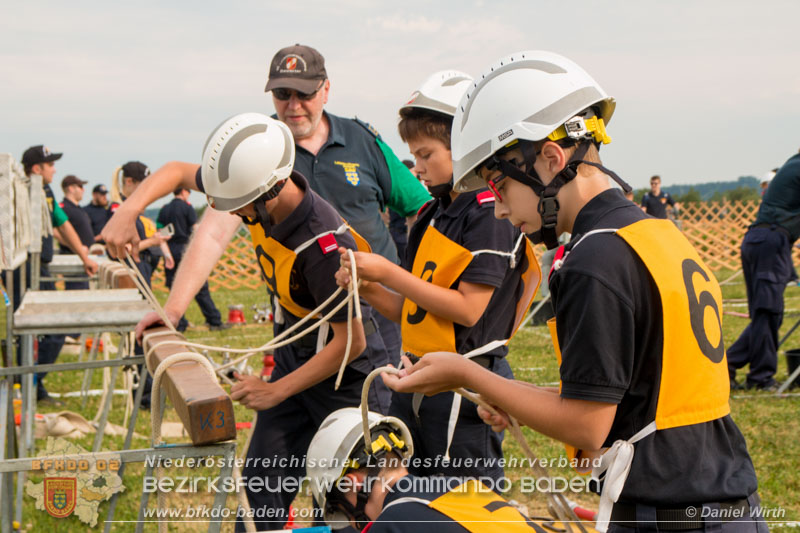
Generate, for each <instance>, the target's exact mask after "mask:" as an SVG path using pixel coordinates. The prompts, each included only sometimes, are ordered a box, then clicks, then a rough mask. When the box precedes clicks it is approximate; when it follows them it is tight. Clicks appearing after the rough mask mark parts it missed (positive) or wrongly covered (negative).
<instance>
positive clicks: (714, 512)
mask: <svg viewBox="0 0 800 533" xmlns="http://www.w3.org/2000/svg"><path fill="white" fill-rule="evenodd" d="M747 503H748V504H749V506H750V509H749V510H746V511H745V512H743V513H741V514H736V515H731V516H726V514H725V510H724V509H721V506H720V504H719V503H706V504H702V505H697V506H696V510H695V512H694V513H692V514H694V515H697V516H695V517H691V518H696V519H698V520H700V519H702V520H701V521H702V527H697V528H694V529H682V525H681V523H679V522H670V523H666V524H659V523H658V514H659V510H658V509H656V508H655V507H651V506H649V505H639V504H637V505H635V511H634V513H635V516H636V520H635V523H630V522H627V521H626V522H625V525H623V524H622V523H615V522H613V521H612V522H611V523H610V524H609V525H608V530H607V533H645V532H656V531H680V533H768V532H769V528H768V527H767V523H766V521H765V520H764V517H763V514H762V511H761V501H760V499H759V497H758V494H755V493H754V494H751V495H750V496H748V497H747ZM612 520H613V511H612ZM683 524H686V522H683Z"/></svg>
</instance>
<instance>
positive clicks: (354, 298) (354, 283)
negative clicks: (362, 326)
mask: <svg viewBox="0 0 800 533" xmlns="http://www.w3.org/2000/svg"><path fill="white" fill-rule="evenodd" d="M347 257H348V259H350V265H351V266H350V286H351V291H352V292H351V294H350V297H349V298H347V346H346V347H345V349H344V357H343V358H342V364H341V366H340V367H339V373H338V374H337V375H336V384H335V385H334V387H333V390H335V391H337V390H339V385H341V383H342V376H343V375H344V369H345V368H346V367H347V362H348V361H349V360H350V349H351V348H352V347H353V304H354V302H355V306H356V318H358V321H359V322H361V321H362V320H363V317H362V315H361V300H360V299H359V297H358V275H357V274H356V270H357V269H356V256H355V255H353V250H351V249H349V248H348V249H347Z"/></svg>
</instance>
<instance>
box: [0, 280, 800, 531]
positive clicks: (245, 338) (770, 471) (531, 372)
mask: <svg viewBox="0 0 800 533" xmlns="http://www.w3.org/2000/svg"><path fill="white" fill-rule="evenodd" d="M730 274H731V273H730V272H727V273H726V272H722V273H719V274H718V276H717V277H718V279H720V280H724V279H726V278H728V277H729V275H730ZM723 295H724V298H725V299H726V303H725V306H724V309H725V311H736V312H746V307H742V306H737V305H736V302H730V301H729V300H731V299H742V298H744V297H745V293H744V285H743V284H742V280H741V277H739V278H737V279H735V280H734V281H733V282H732V283H730V284H727V285H725V286H723ZM159 297H160V298H161V300H162V301H163V299H164V298H165V295H164V294H159ZM213 297H214V300H215V302H216V303H217V306H218V307H219V309H220V311H221V312H222V313H223V319H225V318H226V317H227V306H228V305H229V304H244V305H245V315H246V316H247V318H248V320H249V321H251V322H252V320H251V319H252V314H253V312H252V311H251V306H252V305H253V304H256V303H257V304H260V305H263V303H264V302H265V300H266V298H265V296H264V292H263V291H261V290H257V291H249V290H246V291H245V290H243V291H225V292H217V293H214V294H213ZM785 299H786V312H787V315H786V319H785V320H784V325H783V327H782V334H783V332H785V331H786V330H788V328H789V327H790V326H791V325H792V324H794V322H795V321H796V320H797V319H798V318H799V317H800V288H797V287H792V288H790V289H788V290H787V291H786V294H785ZM187 318H188V319H189V321H190V322H192V323H193V324H202V323H203V322H204V320H203V317H202V315H201V314H200V311H199V309H198V308H197V306H196V304H194V303H192V306H191V307H190V309H189V312H188V314H187ZM746 324H747V320H746V319H742V318H737V317H734V316H728V315H725V316H724V320H723V334H724V338H725V343H726V346H728V345H730V344H731V343H732V342H733V341H734V340H735V339H736V337H737V336H738V334H739V333H740V332H741V330H742V329H743V328H744V327H745V325H746ZM3 331H5V327H4V319H3ZM187 336H188V337H189V338H190V339H192V340H196V341H200V342H203V343H207V344H212V345H218V346H224V345H229V346H231V347H253V346H258V345H261V344H263V343H264V342H266V341H267V340H268V339H269V338H270V336H271V326H269V325H255V324H252V323H250V324H248V325H247V326H244V327H238V328H236V329H233V330H228V331H223V332H210V331H207V330H206V329H205V328H201V327H198V328H195V329H190V330H189V331H188V334H187ZM115 342H116V341H115ZM798 346H800V332H798V333H795V334H794V336H793V338H790V340H789V341H788V342H787V344H786V345H785V347H786V348H793V347H798ZM72 360H77V356H74V355H67V354H66V353H64V354H62V356H61V357H60V361H63V362H66V361H72ZM509 360H510V362H511V365H512V367H513V368H514V369H515V373H516V376H517V378H518V379H522V380H526V381H529V382H532V383H537V384H552V383H554V382H557V381H558V367H557V364H556V361H555V357H554V355H553V352H552V346H551V343H550V338H549V333H548V331H547V329H546V328H545V327H536V328H531V327H528V328H525V329H524V331H522V332H520V333H519V334H518V335H517V336H516V337H515V338H514V340H513V341H512V343H511V353H510V356H509ZM260 365H261V362H260V360H259V358H258V357H254V358H253V359H251V366H253V368H255V369H258V368H260ZM101 374H102V372H100V371H96V372H94V379H93V383H92V388H100V387H101V384H102V376H101ZM776 377H777V379H779V380H782V379H785V377H786V366H785V358H784V356H783V354H781V355H780V360H779V371H778V375H777V376H776ZM81 378H82V372H58V373H52V374H50V375H49V376H48V377H47V381H46V384H47V387H48V389H49V390H50V391H52V392H66V391H74V390H79V389H80V383H81ZM115 388H122V381H121V380H120V381H118V383H117V384H116V386H115ZM65 401H66V404H67V405H66V407H65V409H68V410H72V411H76V412H80V413H81V414H83V416H84V417H86V418H87V419H91V418H92V417H93V416H94V414H95V412H96V410H97V407H98V403H99V399H98V398H91V399H90V400H89V405H88V408H86V409H81V407H80V400H79V399H76V398H71V399H66V400H65ZM731 407H732V414H733V418H734V420H735V421H736V422H737V424H738V425H739V427H740V428H741V430H742V432H743V434H744V436H745V438H746V439H747V443H748V447H749V450H750V454H751V456H752V458H753V463H754V464H755V467H756V472H757V474H758V479H759V492H760V494H761V498H762V502H763V505H764V506H765V507H767V508H771V507H782V508H784V509H786V516H785V519H786V520H799V519H800V505H798V503H797V502H799V501H800V476H798V474H797V470H798V458H800V444H798V442H797V441H798V438H797V437H798V435H800V422H798V415H800V398H798V397H788V398H775V397H774V396H772V395H770V394H767V393H761V392H746V393H737V394H735V395H734V396H733V398H732V400H731ZM48 410H49V411H53V410H56V409H47V408H45V409H42V411H43V412H44V411H48ZM58 410H60V409H58ZM235 412H236V417H237V421H250V420H251V419H252V412H251V411H249V410H247V409H245V408H243V407H241V406H238V405H237V406H236V407H235ZM123 414H124V403H123V399H122V397H121V396H116V397H115V398H114V408H113V410H112V411H111V413H110V417H109V419H110V421H111V422H113V423H115V424H120V425H122V424H123ZM165 420H170V421H177V420H178V419H177V416H176V415H175V413H174V411H172V410H171V409H168V410H167V412H166V415H165ZM524 431H525V434H526V435H527V437H528V438H529V441H530V444H531V446H532V447H533V449H534V451H535V452H536V453H537V455H538V456H539V457H540V458H542V459H545V460H548V461H549V460H553V459H557V458H558V457H560V456H561V455H562V454H563V452H562V450H563V448H562V446H561V444H559V443H557V442H555V441H553V440H552V439H549V438H547V437H544V436H542V435H539V434H536V433H534V432H533V431H530V430H528V429H525V430H524ZM136 432H137V433H138V434H140V435H142V436H144V437H145V438H139V439H135V440H134V443H133V446H134V447H137V448H143V447H147V446H149V440H148V439H147V438H146V437H147V436H149V435H150V416H149V412H144V413H142V416H140V417H139V419H138V421H137V424H136ZM245 438H246V431H240V432H239V434H238V438H237V442H238V445H239V447H240V448H241V446H243V444H244V441H245ZM92 440H93V435H89V436H87V437H85V438H83V439H76V440H74V441H73V442H75V443H76V444H79V445H80V446H83V447H84V448H86V449H90V448H91V445H92ZM173 441H175V442H179V441H180V439H173ZM122 442H123V438H122V437H109V436H106V437H105V440H104V446H103V447H104V448H105V449H110V450H115V449H121V447H122ZM43 448H44V441H37V449H38V450H39V451H41V450H42V449H43ZM505 452H506V456H507V458H508V457H522V456H523V453H522V451H521V449H520V447H519V445H518V444H517V443H516V442H514V441H513V439H511V438H510V436H508V435H507V437H506V441H505ZM240 453H241V452H240ZM143 473H144V468H143V466H142V465H141V464H135V463H134V464H129V465H128V466H127V467H126V472H125V476H124V482H125V487H126V490H125V492H124V493H122V494H121V495H120V498H119V501H118V503H117V511H116V519H117V520H135V519H136V516H137V513H138V509H139V499H140V497H141V492H142V481H141V478H142V476H143ZM551 473H552V474H553V475H554V476H562V477H565V478H568V479H569V478H572V477H575V476H576V474H575V473H574V472H573V471H572V470H571V469H569V468H551ZM168 475H170V476H187V475H191V476H206V475H209V476H213V475H216V473H215V472H213V471H212V470H207V469H195V470H190V469H187V468H184V469H173V470H170V471H169V473H168ZM532 475H533V474H532V473H529V472H527V471H525V470H524V469H521V468H515V469H511V468H509V469H507V476H508V477H509V479H511V481H512V483H513V488H512V491H511V496H510V497H512V498H515V499H517V500H518V501H520V502H522V503H524V504H526V505H527V506H528V508H529V510H530V512H531V513H534V514H541V513H543V512H544V511H545V509H546V498H545V497H544V496H543V495H541V494H538V493H535V492H534V493H530V492H529V493H523V492H521V491H520V482H521V480H522V478H524V477H529V476H532ZM31 478H32V479H34V480H39V479H40V478H41V476H31ZM567 495H568V497H570V498H571V499H573V500H576V501H578V502H580V503H582V504H584V505H585V506H587V507H591V508H595V509H596V508H597V501H598V498H597V496H595V495H593V494H589V493H585V492H582V493H574V494H573V493H568V494H567ZM212 501H213V494H206V493H201V494H189V495H186V494H181V495H176V494H171V495H170V497H169V498H168V505H174V506H177V507H179V508H185V507H186V506H187V505H188V504H191V505H196V504H201V503H205V504H207V505H208V506H210V505H211V503H212ZM152 505H154V501H153V499H152V498H151V506H152ZM228 505H229V507H230V508H232V509H233V508H235V505H236V503H235V498H233V497H231V498H229V499H228ZM295 506H296V507H299V508H303V507H308V506H310V499H309V498H308V497H307V496H300V497H299V498H298V499H297V500H296V502H295ZM107 508H108V503H107V502H104V503H103V504H102V505H101V506H100V515H99V523H98V526H97V529H98V530H99V529H100V528H101V527H102V523H103V520H104V519H105V513H106V510H107ZM25 528H28V529H29V530H32V531H47V530H51V531H55V530H58V531H86V530H87V529H88V528H87V526H85V525H84V524H83V523H81V522H80V521H78V519H77V518H76V517H74V516H72V517H69V518H67V519H65V520H56V519H54V518H52V517H50V516H49V515H48V514H47V513H46V512H44V511H38V510H36V509H35V508H34V504H33V499H32V498H29V497H27V496H26V497H25V499H24V521H23V529H25ZM133 528H134V526H133V524H118V525H117V527H115V530H119V531H129V530H130V531H132V530H133ZM171 529H172V530H175V531H205V529H206V524H205V523H185V522H184V523H180V524H176V525H172V526H171ZM145 530H146V531H155V530H156V528H155V525H153V524H148V526H147V527H146V528H145ZM232 530H233V527H232V524H224V525H223V531H232Z"/></svg>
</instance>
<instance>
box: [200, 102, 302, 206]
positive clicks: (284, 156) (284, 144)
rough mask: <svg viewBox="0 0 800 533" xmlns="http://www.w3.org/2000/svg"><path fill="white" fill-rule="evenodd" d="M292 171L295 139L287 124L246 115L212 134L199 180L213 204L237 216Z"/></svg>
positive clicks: (207, 143)
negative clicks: (236, 211)
mask: <svg viewBox="0 0 800 533" xmlns="http://www.w3.org/2000/svg"><path fill="white" fill-rule="evenodd" d="M293 166H294V139H293V138H292V133H291V131H290V130H289V128H288V127H287V126H286V124H284V123H283V122H280V121H278V120H275V119H273V118H270V117H268V116H266V115H262V114H261V113H242V114H240V115H235V116H232V117H231V118H229V119H228V120H226V121H224V122H223V123H222V124H220V125H219V126H218V127H217V128H216V129H215V130H214V131H213V133H211V135H209V137H208V140H207V141H206V145H205V146H204V147H203V163H202V167H201V173H200V176H201V179H202V181H203V189H205V193H206V196H207V197H208V203H209V205H210V206H211V207H213V208H214V209H216V210H218V211H234V210H236V209H239V208H240V207H243V206H245V205H247V204H249V203H250V202H253V201H254V200H256V199H257V198H258V197H260V196H261V195H262V194H264V193H266V192H267V191H269V190H270V189H272V187H274V186H275V184H276V183H278V182H280V181H282V180H285V179H286V178H288V177H289V174H291V173H292V167H293Z"/></svg>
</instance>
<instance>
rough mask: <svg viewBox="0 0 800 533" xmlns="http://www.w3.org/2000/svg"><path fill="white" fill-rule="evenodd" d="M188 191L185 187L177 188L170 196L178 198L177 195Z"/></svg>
mask: <svg viewBox="0 0 800 533" xmlns="http://www.w3.org/2000/svg"><path fill="white" fill-rule="evenodd" d="M188 190H189V189H187V188H186V187H178V188H177V189H175V190H174V191H172V194H174V195H175V196H178V195H179V194H181V193H182V192H183V191H188Z"/></svg>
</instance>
